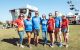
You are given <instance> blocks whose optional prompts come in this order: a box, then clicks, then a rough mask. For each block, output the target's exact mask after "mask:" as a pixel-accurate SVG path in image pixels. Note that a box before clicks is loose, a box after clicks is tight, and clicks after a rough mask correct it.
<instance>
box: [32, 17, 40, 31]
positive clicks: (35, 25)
mask: <svg viewBox="0 0 80 50" xmlns="http://www.w3.org/2000/svg"><path fill="white" fill-rule="evenodd" d="M40 22H41V18H40V17H35V16H34V17H32V25H33V29H39V30H40Z"/></svg>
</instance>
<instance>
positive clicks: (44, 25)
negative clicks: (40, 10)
mask: <svg viewBox="0 0 80 50" xmlns="http://www.w3.org/2000/svg"><path fill="white" fill-rule="evenodd" d="M41 25H42V31H47V19H42V20H41Z"/></svg>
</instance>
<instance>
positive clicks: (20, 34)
mask: <svg viewBox="0 0 80 50" xmlns="http://www.w3.org/2000/svg"><path fill="white" fill-rule="evenodd" d="M18 35H19V37H20V40H19V44H22V42H23V37H24V31H18Z"/></svg>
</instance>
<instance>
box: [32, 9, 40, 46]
mask: <svg viewBox="0 0 80 50" xmlns="http://www.w3.org/2000/svg"><path fill="white" fill-rule="evenodd" d="M40 21H41V18H40V17H39V14H38V11H36V12H35V16H33V17H32V25H33V32H34V44H35V46H37V45H38V42H39V41H38V39H39V31H40Z"/></svg>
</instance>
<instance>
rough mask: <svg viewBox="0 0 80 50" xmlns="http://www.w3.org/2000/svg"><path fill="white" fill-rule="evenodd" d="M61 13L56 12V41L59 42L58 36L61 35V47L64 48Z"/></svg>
mask: <svg viewBox="0 0 80 50" xmlns="http://www.w3.org/2000/svg"><path fill="white" fill-rule="evenodd" d="M59 14H60V13H59V12H58V11H55V39H56V42H57V36H58V35H59V40H60V43H59V47H62V36H61V24H62V18H61V16H59Z"/></svg>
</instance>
